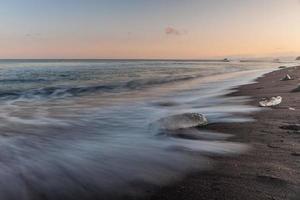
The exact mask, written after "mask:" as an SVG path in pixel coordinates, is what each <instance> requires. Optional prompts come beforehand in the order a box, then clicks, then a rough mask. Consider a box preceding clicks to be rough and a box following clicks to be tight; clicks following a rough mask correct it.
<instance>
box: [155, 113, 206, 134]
mask: <svg viewBox="0 0 300 200" xmlns="http://www.w3.org/2000/svg"><path fill="white" fill-rule="evenodd" d="M159 124H160V128H162V129H165V130H177V129H185V128H191V127H197V126H204V125H207V124H208V121H207V119H206V118H205V116H204V115H201V114H199V113H184V114H179V115H173V116H169V117H166V118H163V119H160V120H159Z"/></svg>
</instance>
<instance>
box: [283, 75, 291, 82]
mask: <svg viewBox="0 0 300 200" xmlns="http://www.w3.org/2000/svg"><path fill="white" fill-rule="evenodd" d="M281 80H282V81H289V80H293V78H292V77H291V76H290V75H289V74H287V75H286V76H285V77H284V78H282V79H281Z"/></svg>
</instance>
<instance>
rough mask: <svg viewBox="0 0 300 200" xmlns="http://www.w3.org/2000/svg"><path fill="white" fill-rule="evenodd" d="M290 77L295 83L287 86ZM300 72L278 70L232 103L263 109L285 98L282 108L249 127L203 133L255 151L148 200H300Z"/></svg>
mask: <svg viewBox="0 0 300 200" xmlns="http://www.w3.org/2000/svg"><path fill="white" fill-rule="evenodd" d="M286 74H289V75H291V76H292V78H293V80H288V81H281V79H282V78H284V77H285V76H286ZM299 78H300V67H291V68H286V69H281V70H276V71H273V72H271V73H268V74H266V75H264V76H262V77H259V78H258V79H257V80H256V83H252V84H248V85H242V86H239V87H238V88H236V90H235V91H234V92H233V93H231V94H229V95H227V96H228V97H233V96H234V97H236V96H250V97H251V98H250V101H249V102H248V104H249V105H252V106H255V107H258V102H259V100H260V99H261V98H263V97H272V96H278V95H280V96H282V98H283V100H282V103H281V104H280V105H278V106H275V107H272V108H263V109H261V110H260V111H257V112H253V113H250V114H247V115H248V116H250V117H252V118H254V119H255V121H253V122H244V123H214V124H209V125H208V126H207V127H205V128H203V129H208V130H213V131H217V132H222V133H230V134H234V136H235V137H233V138H231V139H230V140H231V141H234V142H241V143H247V144H249V145H250V146H251V149H250V150H249V151H248V152H246V153H244V154H241V155H239V156H234V157H214V158H212V160H213V161H214V168H213V170H208V171H202V172H198V173H192V174H190V175H189V176H187V177H186V178H185V179H184V180H182V181H179V182H176V183H174V184H173V185H171V186H168V187H162V188H161V189H159V190H158V191H151V192H150V191H149V197H147V198H146V199H151V200H152V199H153V200H154V199H155V200H160V199H164V200H168V199H169V200H171V199H172V200H174V199H175V200H177V199H178V200H179V199H181V200H182V199H184V200H189V199H190V200H194V199H197V200H202V199H203V200H210V199H214V200H241V199H243V200H270V199H271V200H288V199H292V200H298V199H300V145H299V142H300V135H299V128H300V125H299V119H300V106H299V99H300V92H292V90H294V89H295V88H297V86H298V83H299Z"/></svg>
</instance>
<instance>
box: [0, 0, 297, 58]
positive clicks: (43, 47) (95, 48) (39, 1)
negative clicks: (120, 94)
mask: <svg viewBox="0 0 300 200" xmlns="http://www.w3.org/2000/svg"><path fill="white" fill-rule="evenodd" d="M0 3H1V4H0V30H1V31H0V58H166V59H167V58H177V59H198V58H214V57H225V56H226V57H227V56H288V55H293V56H294V55H297V54H300V0H0Z"/></svg>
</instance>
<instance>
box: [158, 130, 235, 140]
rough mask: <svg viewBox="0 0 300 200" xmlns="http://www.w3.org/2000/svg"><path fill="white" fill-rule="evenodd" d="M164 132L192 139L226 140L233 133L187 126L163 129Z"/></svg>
mask: <svg viewBox="0 0 300 200" xmlns="http://www.w3.org/2000/svg"><path fill="white" fill-rule="evenodd" d="M162 134H164V135H169V136H172V137H178V138H184V139H191V140H213V141H216V140H225V139H227V138H229V137H231V135H229V134H223V133H217V132H211V131H205V130H200V129H198V128H186V129H176V130H163V132H162Z"/></svg>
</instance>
